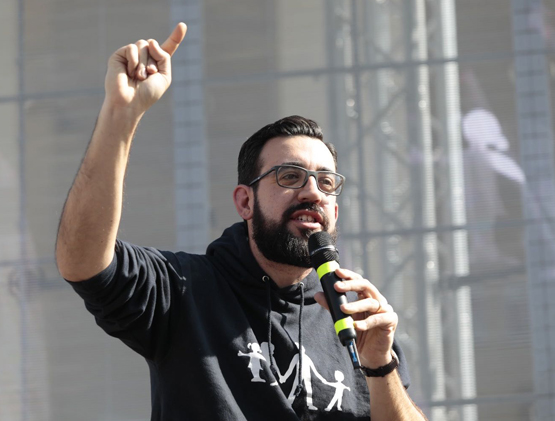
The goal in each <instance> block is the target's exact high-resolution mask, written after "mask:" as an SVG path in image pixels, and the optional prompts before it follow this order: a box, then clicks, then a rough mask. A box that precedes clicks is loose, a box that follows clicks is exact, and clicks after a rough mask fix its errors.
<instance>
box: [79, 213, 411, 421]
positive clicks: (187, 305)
mask: <svg viewBox="0 0 555 421" xmlns="http://www.w3.org/2000/svg"><path fill="white" fill-rule="evenodd" d="M71 285H72V286H73V288H74V289H75V290H76V291H77V293H78V294H79V295H80V296H81V297H82V298H83V299H84V300H85V303H86V306H87V308H88V310H89V311H90V312H91V313H92V314H93V315H94V316H95V318H96V321H97V323H98V325H99V326H101V327H102V328H103V329H104V330H105V331H106V332H107V333H108V334H110V335H112V336H115V337H118V338H120V339H121V340H122V341H123V342H125V343H126V344H127V345H128V346H129V347H131V348H132V349H134V350H135V351H136V352H138V353H139V354H141V355H142V356H143V357H145V358H146V361H147V363H148V365H149V368H150V377H151V394H152V418H151V420H157V421H158V420H164V421H166V420H180V421H182V420H201V419H202V420H233V421H238V420H280V421H286V420H363V419H364V420H368V419H369V411H370V405H369V395H368V388H367V386H366V381H365V378H364V376H363V375H362V374H361V373H360V372H359V371H355V370H353V368H352V365H351V362H350V359H349V357H348V353H347V351H346V350H345V348H344V347H343V346H341V344H340V343H339V340H338V339H337V337H336V335H335V330H334V328H333V322H332V320H331V316H330V315H329V313H328V312H327V311H326V310H324V309H323V308H322V307H321V306H320V305H318V304H317V303H316V301H315V300H314V294H315V293H316V292H317V291H320V290H321V288H320V283H319V281H318V277H317V275H316V274H315V272H314V271H313V272H312V273H311V274H310V275H309V276H308V277H307V278H306V279H305V280H303V282H302V283H300V284H296V285H292V286H290V287H286V288H278V287H277V286H276V285H275V284H274V283H273V282H272V281H271V280H270V279H269V278H268V276H266V274H265V273H264V272H263V271H262V269H261V268H260V266H259V265H258V263H257V262H256V260H255V258H254V256H253V255H252V253H251V250H250V247H249V244H248V238H247V232H246V229H245V226H244V224H243V223H237V224H235V225H233V226H231V227H230V228H228V229H227V230H225V232H224V233H223V235H222V236H221V237H220V238H219V239H217V240H216V241H214V242H213V243H212V244H210V246H209V247H208V249H207V253H206V255H192V254H187V253H183V252H180V253H171V252H166V251H162V252H161V251H158V250H156V249H152V248H145V247H138V246H135V245H132V244H128V243H125V242H122V241H119V240H118V241H117V244H116V253H115V256H114V260H113V261H112V263H111V264H110V266H109V267H108V268H106V269H105V270H104V271H102V272H101V273H99V274H98V275H96V276H95V277H93V278H91V279H89V280H87V281H83V282H75V283H71ZM300 313H302V315H300ZM268 343H271V346H270V347H268ZM299 343H300V344H301V346H300V348H302V349H303V350H304V352H303V353H302V355H300V353H299ZM394 349H395V351H396V353H397V355H398V357H399V360H400V367H399V373H400V375H401V379H402V381H403V384H404V385H405V387H408V383H409V377H408V371H407V368H406V360H405V358H404V355H403V353H402V351H401V349H400V348H399V347H398V346H397V344H394ZM299 377H301V378H302V379H301V382H299ZM299 383H300V387H299Z"/></svg>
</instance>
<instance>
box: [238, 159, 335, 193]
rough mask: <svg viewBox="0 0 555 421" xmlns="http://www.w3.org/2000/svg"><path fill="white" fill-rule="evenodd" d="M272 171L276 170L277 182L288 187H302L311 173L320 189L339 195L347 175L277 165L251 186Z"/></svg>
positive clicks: (257, 178)
mask: <svg viewBox="0 0 555 421" xmlns="http://www.w3.org/2000/svg"><path fill="white" fill-rule="evenodd" d="M272 171H275V172H276V182H277V184H278V185H279V186H280V187H284V188H286V189H301V188H303V187H304V186H305V185H306V183H307V182H308V177H310V176H311V175H312V176H313V177H314V179H315V180H316V181H317V183H316V185H317V186H318V190H320V191H321V192H323V193H326V194H331V195H333V196H339V195H340V194H341V190H343V184H344V183H345V177H344V176H342V175H341V174H338V173H336V172H332V171H309V170H307V169H306V168H303V167H297V166H296V165H276V166H275V167H272V168H270V169H269V170H268V171H266V172H265V173H264V174H262V175H259V176H258V177H256V178H255V179H254V180H252V181H251V182H250V183H249V186H252V185H253V184H255V183H257V182H258V181H260V180H262V179H263V178H264V177H266V176H267V175H268V174H270V173H271V172H272Z"/></svg>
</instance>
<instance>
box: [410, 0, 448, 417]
mask: <svg viewBox="0 0 555 421" xmlns="http://www.w3.org/2000/svg"><path fill="white" fill-rule="evenodd" d="M404 15H405V34H406V35H405V37H406V38H405V47H406V49H407V59H412V60H414V61H425V60H426V59H427V54H428V43H427V39H428V34H427V28H426V3H425V0H414V1H410V2H406V3H405V14H404ZM407 122H408V123H407V124H408V127H407V129H408V130H407V135H408V136H410V143H411V145H412V147H411V149H412V150H413V151H415V152H417V155H418V156H419V157H420V159H421V161H420V162H418V163H417V164H414V165H413V169H412V188H411V190H412V195H413V198H412V202H413V209H414V215H413V218H414V221H413V226H414V227H415V228H423V229H429V228H433V227H435V225H436V218H435V207H436V203H435V186H434V163H433V153H432V135H431V118H430V100H429V75H428V67H427V66H424V65H420V66H418V67H416V68H414V69H408V70H407ZM414 249H415V255H416V261H415V274H416V276H417V277H418V279H419V281H420V286H419V308H420V310H421V311H422V312H423V317H422V323H421V329H420V330H421V332H422V339H421V340H420V345H421V346H420V361H421V364H422V366H423V367H428V370H429V371H428V375H425V374H424V375H423V376H422V382H423V388H424V391H425V395H426V397H427V398H428V399H430V400H432V401H440V400H443V399H445V369H444V353H443V337H442V324H441V311H440V310H441V305H440V297H439V288H438V281H439V276H438V256H437V238H436V234H435V233H434V232H428V233H425V234H422V235H417V236H415V243H414ZM444 419H446V416H445V408H443V407H433V408H432V410H431V420H432V421H437V420H444Z"/></svg>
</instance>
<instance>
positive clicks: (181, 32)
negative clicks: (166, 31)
mask: <svg viewBox="0 0 555 421" xmlns="http://www.w3.org/2000/svg"><path fill="white" fill-rule="evenodd" d="M186 33H187V25H185V24H184V23H183V22H179V23H178V24H177V26H176V27H175V28H174V30H173V32H172V33H171V35H170V36H169V37H168V39H167V40H165V41H164V42H163V43H162V45H161V46H160V47H162V50H164V51H165V52H166V53H168V54H169V55H170V56H172V55H173V53H175V50H177V48H178V47H179V44H181V41H183V38H185V34H186Z"/></svg>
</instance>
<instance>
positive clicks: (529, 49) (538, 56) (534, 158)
mask: <svg viewBox="0 0 555 421" xmlns="http://www.w3.org/2000/svg"><path fill="white" fill-rule="evenodd" d="M544 12H545V9H544V6H543V3H542V1H541V0H512V16H513V43H514V50H515V83H516V96H515V97H516V101H517V121H518V132H519V139H520V155H521V163H522V167H523V169H524V173H525V174H526V188H525V191H524V195H523V198H522V200H523V209H524V215H525V218H526V220H527V221H530V222H529V223H528V224H527V226H526V260H527V273H528V291H529V294H528V296H529V302H530V305H529V308H530V313H531V317H530V319H531V323H532V349H533V356H534V392H535V395H536V400H535V402H534V418H533V419H534V420H536V421H552V420H554V419H555V367H554V365H553V361H555V324H554V323H553V321H554V320H555V282H554V279H555V236H554V226H553V221H554V220H555V168H554V164H553V162H554V158H555V157H554V151H553V142H554V136H553V110H552V105H551V97H550V95H551V92H550V82H549V74H548V63H547V59H546V51H545V46H546V39H545V38H544V37H545V32H544V29H545V26H544V25H545V22H544V21H543V19H544V18H545V15H544Z"/></svg>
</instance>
